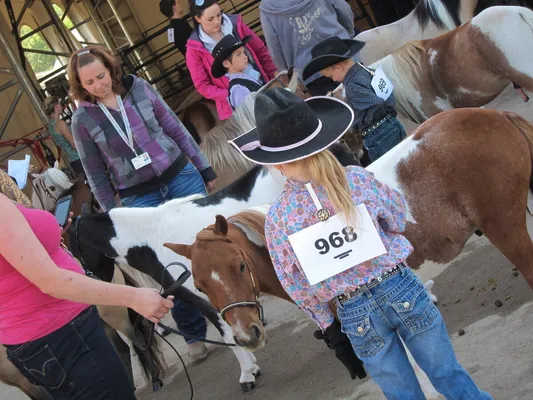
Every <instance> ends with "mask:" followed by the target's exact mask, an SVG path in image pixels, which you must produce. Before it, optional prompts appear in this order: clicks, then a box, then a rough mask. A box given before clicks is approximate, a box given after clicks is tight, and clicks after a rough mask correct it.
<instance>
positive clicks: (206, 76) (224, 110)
mask: <svg viewBox="0 0 533 400" xmlns="http://www.w3.org/2000/svg"><path fill="white" fill-rule="evenodd" d="M228 17H229V19H230V20H231V22H232V24H233V26H234V27H236V28H237V35H238V37H239V39H242V38H244V37H245V36H248V35H250V36H252V39H251V40H250V41H249V42H248V43H247V44H246V48H247V49H248V51H249V52H250V54H251V55H252V57H253V58H254V63H255V65H257V67H258V68H259V72H260V73H261V77H262V79H263V81H264V82H265V83H266V82H269V81H270V80H271V79H273V78H274V74H275V72H276V66H275V65H274V62H273V61H272V59H271V58H270V55H269V54H268V49H267V47H266V46H265V44H264V43H263V41H262V40H261V39H259V37H258V36H257V35H256V34H255V33H254V32H253V31H252V30H251V29H250V28H249V27H248V26H247V25H246V24H245V23H244V22H243V20H242V17H241V16H240V15H228ZM186 60H187V67H188V68H189V72H190V73H191V78H192V81H193V83H194V87H195V88H196V90H198V92H199V93H200V94H201V95H202V96H204V97H205V98H207V99H211V100H214V101H215V103H216V106H217V112H218V116H219V118H220V119H221V120H224V119H228V118H229V117H231V114H232V109H231V106H230V104H229V102H228V94H229V93H228V90H229V79H228V78H227V77H226V76H223V77H222V78H214V77H213V75H211V65H212V64H213V61H214V58H213V56H212V55H211V54H210V53H209V51H208V50H207V49H206V48H205V47H204V45H203V44H202V42H201V40H200V37H199V35H198V31H197V29H195V30H194V32H193V33H192V35H191V37H190V38H189V40H188V41H187V56H186Z"/></svg>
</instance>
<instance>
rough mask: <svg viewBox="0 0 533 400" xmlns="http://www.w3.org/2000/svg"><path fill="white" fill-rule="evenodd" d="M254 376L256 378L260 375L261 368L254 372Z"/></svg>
mask: <svg viewBox="0 0 533 400" xmlns="http://www.w3.org/2000/svg"><path fill="white" fill-rule="evenodd" d="M253 375H254V378H255V379H257V378H259V377H260V376H261V370H257V372H254V374H253Z"/></svg>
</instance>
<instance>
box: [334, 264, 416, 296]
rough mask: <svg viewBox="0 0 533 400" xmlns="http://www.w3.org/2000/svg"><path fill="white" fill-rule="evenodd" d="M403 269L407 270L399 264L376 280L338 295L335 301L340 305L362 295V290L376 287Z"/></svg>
mask: <svg viewBox="0 0 533 400" xmlns="http://www.w3.org/2000/svg"><path fill="white" fill-rule="evenodd" d="M403 268H407V266H406V265H405V264H404V263H400V264H398V265H397V266H395V267H394V268H393V269H389V270H388V271H385V272H384V273H382V274H381V275H380V276H378V277H377V278H373V279H371V280H370V281H368V282H367V283H364V284H362V285H360V286H358V287H357V289H355V290H352V291H351V292H349V293H344V294H340V295H338V296H337V300H338V301H339V303H340V304H341V305H342V304H344V303H345V302H346V301H348V300H350V299H351V298H354V297H357V296H359V295H360V294H362V293H364V292H365V291H364V289H372V288H373V287H376V286H377V285H379V284H380V283H382V282H383V281H385V280H387V279H389V278H390V277H391V276H394V275H396V274H397V273H399V272H401V271H402V269H403Z"/></svg>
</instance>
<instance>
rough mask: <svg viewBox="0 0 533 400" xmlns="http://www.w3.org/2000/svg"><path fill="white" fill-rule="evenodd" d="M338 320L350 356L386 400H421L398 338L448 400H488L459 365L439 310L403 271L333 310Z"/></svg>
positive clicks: (487, 396)
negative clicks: (350, 349) (347, 340)
mask: <svg viewBox="0 0 533 400" xmlns="http://www.w3.org/2000/svg"><path fill="white" fill-rule="evenodd" d="M338 315H339V319H340V321H341V324H342V330H343V332H345V333H346V334H347V335H348V337H349V338H350V341H351V343H352V346H353V349H354V351H355V354H357V356H358V357H359V358H360V359H361V361H363V363H364V365H365V368H366V370H367V372H368V373H369V374H370V375H371V376H372V378H373V379H374V381H376V383H377V384H378V385H379V386H380V388H381V390H382V391H383V393H384V394H385V397H386V398H387V399H388V400H422V399H425V396H424V395H423V393H422V390H421V388H420V385H419V383H418V380H417V378H416V376H415V373H414V370H413V368H412V366H411V364H410V363H409V361H408V358H407V354H406V352H405V349H404V347H403V344H402V341H401V340H400V338H401V339H403V341H404V342H405V345H406V346H407V348H408V349H409V350H410V351H411V353H412V355H413V357H414V358H415V360H416V362H417V364H418V365H419V366H420V368H422V370H424V372H425V373H426V374H427V375H428V377H429V379H430V381H431V383H432V384H433V386H435V389H437V391H438V392H440V393H441V394H442V395H443V396H445V397H446V398H447V399H450V400H452V399H453V400H467V399H468V400H489V399H492V398H491V397H490V395H488V394H487V393H485V392H483V391H481V390H479V389H478V387H477V386H476V384H475V383H474V381H473V380H472V378H471V377H470V375H469V374H468V372H466V371H465V369H464V368H463V367H461V365H459V362H458V361H457V358H456V357H455V353H454V350H453V347H452V344H451V341H450V338H449V337H448V332H447V331H446V326H445V324H444V320H443V319H442V316H441V314H440V312H439V310H438V308H437V307H436V306H435V305H434V304H433V303H432V302H431V300H430V299H429V296H428V294H427V292H426V290H425V289H424V286H423V285H422V282H420V280H419V279H418V278H417V277H416V276H415V275H414V274H413V272H411V271H410V270H409V269H408V268H403V267H402V271H401V272H400V273H398V274H395V275H392V276H391V277H389V278H388V279H384V280H383V281H382V282H381V283H380V284H379V285H377V286H375V287H373V288H371V289H366V288H365V289H364V293H362V294H360V295H359V296H356V297H354V298H352V299H350V300H348V301H346V302H345V303H344V304H343V305H338Z"/></svg>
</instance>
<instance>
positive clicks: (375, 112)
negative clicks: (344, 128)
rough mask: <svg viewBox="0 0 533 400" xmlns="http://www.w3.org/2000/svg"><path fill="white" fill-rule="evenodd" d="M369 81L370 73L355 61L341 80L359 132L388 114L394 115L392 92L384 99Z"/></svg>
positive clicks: (370, 78)
mask: <svg viewBox="0 0 533 400" xmlns="http://www.w3.org/2000/svg"><path fill="white" fill-rule="evenodd" d="M371 82H372V75H371V74H370V73H369V72H368V71H367V70H365V69H364V68H363V67H361V66H360V65H359V64H357V63H356V64H355V65H354V66H352V67H351V68H350V69H349V70H348V72H347V73H346V76H345V77H344V80H343V81H342V83H343V84H344V87H345V91H346V99H347V100H348V103H349V104H350V106H352V108H353V110H354V112H355V119H354V123H353V125H354V127H355V128H356V129H357V130H358V131H359V132H363V131H364V130H366V129H368V128H370V127H371V126H372V125H373V124H375V123H376V122H379V121H380V120H382V119H383V118H385V117H386V116H388V115H391V116H393V117H396V109H395V108H394V106H395V100H394V93H393V94H391V95H390V97H389V98H388V99H387V100H386V101H385V100H383V99H382V98H380V97H378V96H377V95H376V92H374V89H373V88H372V85H371Z"/></svg>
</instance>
